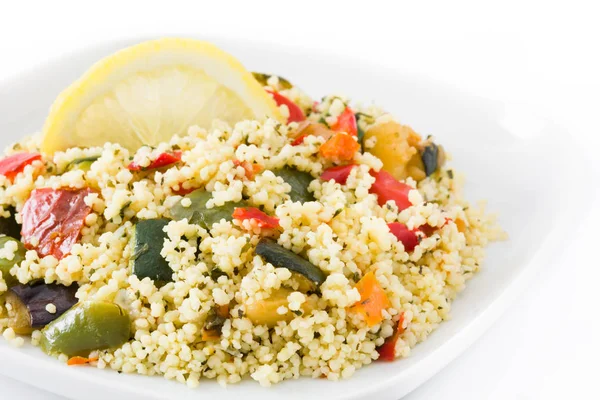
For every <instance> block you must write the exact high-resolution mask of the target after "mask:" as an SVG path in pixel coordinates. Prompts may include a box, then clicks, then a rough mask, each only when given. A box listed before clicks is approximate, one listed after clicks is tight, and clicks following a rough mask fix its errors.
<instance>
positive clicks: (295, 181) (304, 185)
mask: <svg viewBox="0 0 600 400" xmlns="http://www.w3.org/2000/svg"><path fill="white" fill-rule="evenodd" d="M273 173H274V174H275V175H277V176H279V177H281V178H282V179H283V180H284V181H285V183H287V184H288V185H290V186H291V187H292V191H291V192H290V193H289V195H290V199H292V201H294V202H295V201H299V202H301V203H304V202H306V201H314V200H315V196H313V194H312V193H311V192H309V191H308V186H309V185H310V183H311V182H312V181H313V179H314V178H313V177H312V175H311V174H309V173H308V172H303V171H298V170H297V169H296V168H292V167H283V168H281V169H278V170H275V171H273Z"/></svg>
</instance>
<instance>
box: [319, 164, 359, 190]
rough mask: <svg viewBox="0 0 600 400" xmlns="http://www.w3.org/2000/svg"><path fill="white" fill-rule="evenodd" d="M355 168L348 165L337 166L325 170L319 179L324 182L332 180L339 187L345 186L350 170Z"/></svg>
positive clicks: (354, 165) (352, 165)
mask: <svg viewBox="0 0 600 400" xmlns="http://www.w3.org/2000/svg"><path fill="white" fill-rule="evenodd" d="M354 167H356V164H350V165H339V166H337V167H331V168H327V169H326V170H325V171H323V173H322V174H321V179H323V180H324V181H330V180H332V179H333V180H334V181H336V182H337V183H339V184H341V185H345V184H346V181H347V180H348V176H350V171H352V168H354Z"/></svg>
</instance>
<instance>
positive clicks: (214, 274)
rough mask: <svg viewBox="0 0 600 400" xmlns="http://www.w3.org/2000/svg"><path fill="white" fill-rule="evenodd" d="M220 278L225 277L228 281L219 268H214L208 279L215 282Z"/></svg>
mask: <svg viewBox="0 0 600 400" xmlns="http://www.w3.org/2000/svg"><path fill="white" fill-rule="evenodd" d="M222 276H226V277H227V279H229V275H227V274H226V273H225V272H223V270H222V269H221V268H219V267H215V268H213V269H211V270H210V279H212V280H213V281H215V282H217V281H218V280H219V278H220V277H222Z"/></svg>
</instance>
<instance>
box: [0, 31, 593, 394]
mask: <svg viewBox="0 0 600 400" xmlns="http://www.w3.org/2000/svg"><path fill="white" fill-rule="evenodd" d="M164 36H173V35H157V36H154V35H153V36H141V37H140V36H131V37H122V38H119V39H115V40H108V41H100V42H96V43H93V44H92V45H90V46H88V47H79V48H76V49H73V50H72V51H68V52H64V53H62V54H60V55H58V56H56V57H54V58H53V59H51V60H49V61H48V63H47V64H38V65H34V66H32V67H30V68H26V69H24V70H21V71H19V72H18V73H15V74H11V75H8V76H5V77H2V78H0V89H2V88H5V87H7V86H10V85H11V83H12V82H15V81H18V80H21V79H26V77H27V76H35V75H39V74H40V73H43V71H44V70H45V69H47V68H49V67H52V66H58V65H59V64H62V63H65V62H67V61H68V58H69V57H70V56H73V55H78V54H81V53H83V52H85V51H89V50H92V49H95V50H97V51H99V50H100V49H102V48H107V47H108V46H113V45H114V46H116V45H119V46H121V45H123V46H125V45H129V44H132V43H137V42H140V41H143V40H148V39H151V38H156V37H164ZM198 36H199V35H198ZM182 37H194V36H193V35H182ZM196 37H197V36H196ZM202 39H203V40H209V41H216V42H219V43H230V44H240V43H247V44H251V45H253V46H256V47H259V48H262V47H263V46H269V47H271V48H273V47H274V48H278V49H283V50H285V51H290V50H295V51H299V52H302V53H305V54H311V55H313V56H314V55H316V56H323V57H328V58H330V59H332V60H339V61H341V62H354V63H358V64H360V65H362V66H364V67H365V68H367V69H370V70H373V69H376V70H382V71H385V73H386V74H389V75H395V76H399V77H403V78H407V77H408V78H411V79H413V78H414V79H415V80H418V81H420V82H423V83H426V84H428V85H435V86H436V87H438V86H439V87H441V88H444V89H447V90H448V89H449V90H451V91H452V92H453V93H455V94H457V95H460V96H461V97H463V98H466V99H469V100H475V99H477V101H478V102H479V103H480V104H481V109H480V110H478V111H483V110H487V111H489V112H491V113H492V114H497V111H498V107H499V106H500V107H501V106H502V104H503V103H502V102H500V101H497V100H493V99H488V98H484V97H480V96H476V95H472V94H469V93H466V92H464V91H462V90H461V89H460V88H456V87H452V86H451V85H448V84H447V83H445V82H443V81H440V80H437V79H434V78H430V77H427V76H426V75H422V74H419V73H415V72H411V71H403V70H401V71H396V70H393V69H392V68H389V67H386V66H380V65H377V64H376V63H374V62H370V61H365V60H362V59H358V58H357V57H353V56H349V55H341V54H327V53H326V52H325V51H322V49H311V48H309V47H304V46H297V45H291V46H285V45H282V44H274V43H268V42H265V41H255V40H249V39H235V38H231V37H224V36H218V35H202ZM484 103H485V104H484ZM527 114H529V112H527ZM547 126H548V127H550V128H553V129H555V130H558V131H560V132H554V131H553V132H552V133H553V134H552V135H550V137H548V138H546V139H551V140H554V141H558V140H559V139H560V138H562V140H561V141H564V140H565V136H567V137H569V136H571V135H570V134H569V133H568V131H567V130H566V129H564V128H562V127H559V126H558V125H556V124H553V123H551V122H549V121H548V123H547ZM570 142H571V143H575V142H573V141H570ZM557 143H558V144H559V142H557ZM565 175H566V174H565ZM579 181H580V182H583V179H581V178H579ZM570 184H571V186H572V187H577V186H579V187H582V186H581V185H577V184H575V183H574V181H571V182H570ZM584 187H585V186H584ZM586 189H587V188H586ZM597 196H598V194H597V193H595V192H594V191H592V193H590V195H589V196H588V198H589V199H590V203H592V204H593V200H594V199H595V198H596V197H597ZM568 197H569V198H568V203H569V204H573V203H574V200H576V199H575V196H574V195H570V196H568ZM578 211H579V213H577V215H578V217H579V218H581V213H580V211H581V210H578ZM575 214H576V213H575V212H574V210H573V209H572V207H569V209H568V210H567V211H565V212H562V213H560V214H559V216H560V218H559V220H557V221H555V222H554V223H553V225H552V230H551V232H549V233H548V234H547V235H546V237H545V238H544V240H543V241H542V243H541V244H540V246H539V247H538V248H537V250H536V251H535V254H533V255H532V257H531V259H530V260H529V262H527V263H526V264H525V265H523V266H522V267H521V268H520V269H519V270H518V272H517V274H516V276H515V277H514V278H513V279H512V280H511V281H510V283H508V284H507V286H506V288H505V289H504V290H503V291H502V292H501V293H499V294H498V295H497V296H496V297H495V298H494V299H493V300H492V301H491V302H490V304H489V305H487V307H485V308H484V309H483V310H482V311H481V312H480V313H479V314H478V315H477V316H476V317H474V318H473V319H472V320H471V321H470V322H469V323H468V324H466V325H464V326H462V327H461V328H460V329H459V330H458V331H457V332H455V333H454V334H453V335H452V336H450V337H449V338H448V339H447V340H446V341H444V342H443V343H442V344H440V345H439V346H438V347H437V348H435V349H433V350H432V351H430V352H429V353H428V354H427V355H425V356H424V357H423V358H422V359H421V360H420V362H419V363H417V364H415V365H414V366H412V367H411V368H409V369H406V370H403V371H400V372H399V373H397V374H393V375H391V376H389V377H386V378H382V379H380V380H378V381H376V382H374V383H373V384H371V385H369V386H367V387H363V388H361V389H360V390H355V391H354V392H353V393H344V394H341V395H340V396H336V397H335V399H359V398H364V396H366V395H376V394H383V393H384V392H385V391H386V390H387V389H389V388H390V387H393V386H394V385H395V384H396V383H397V381H399V380H402V381H405V380H407V379H408V380H409V381H411V382H412V384H411V385H410V387H407V388H405V389H407V390H403V391H402V394H401V395H402V396H404V395H406V394H408V393H410V392H411V391H413V390H414V389H416V388H417V387H418V386H420V385H421V384H423V383H424V382H425V381H427V380H429V379H430V378H432V377H433V376H435V375H436V374H437V373H438V372H439V371H440V370H441V369H442V368H444V367H445V366H447V365H448V364H449V363H450V362H451V361H452V360H454V359H455V358H456V357H457V356H458V355H460V354H462V353H463V352H464V351H465V350H466V349H467V348H468V347H469V346H470V345H472V344H473V343H474V342H475V341H476V340H479V338H480V337H481V336H482V335H483V333H485V331H487V329H489V328H490V327H491V326H492V324H493V323H494V322H496V321H497V320H498V319H499V318H500V316H501V315H502V314H503V313H504V311H506V309H507V308H508V307H509V306H510V305H511V304H513V302H514V301H515V300H516V298H517V297H518V295H519V293H522V292H523V290H524V289H525V287H526V286H527V284H528V283H529V282H530V281H531V280H532V279H533V278H534V276H535V273H536V272H538V271H539V270H540V269H541V267H542V266H543V265H544V263H545V262H546V260H548V259H551V258H552V255H553V254H554V253H555V252H556V251H557V249H558V248H559V246H557V244H564V243H565V239H564V237H563V236H561V234H560V232H559V231H560V228H561V226H563V225H564V224H565V222H568V221H577V220H578V218H573V217H574V216H575ZM580 226H581V223H578V224H577V226H576V229H579V227H580ZM571 229H573V226H571ZM573 240H574V239H570V241H573ZM2 353H9V354H11V356H13V357H12V358H14V356H15V355H19V354H22V352H20V351H19V349H14V348H12V347H10V346H8V344H7V343H2V344H0V354H2ZM27 358H30V357H27ZM64 373H65V374H67V373H68V374H70V375H73V376H76V377H77V378H78V379H85V380H86V381H87V382H90V383H91V382H93V381H94V380H96V379H91V378H89V377H87V376H86V375H84V374H76V373H73V372H68V370H65V371H64ZM5 375H6V376H9V377H11V378H13V379H16V380H19V381H22V382H24V383H26V384H28V385H32V386H36V387H39V388H41V389H43V390H46V391H50V392H53V393H57V394H60V395H63V396H65V393H64V392H63V391H55V390H51V389H49V388H47V387H44V386H41V385H36V382H33V383H32V382H30V381H27V380H26V378H27V376H21V375H17V376H15V375H13V374H5ZM102 380H105V379H102ZM350 380H352V379H350ZM106 381H108V380H106ZM112 384H113V385H114V384H115V382H112ZM115 386H116V387H115V389H119V390H121V389H123V390H127V391H129V392H130V393H135V387H133V386H132V385H127V384H125V383H120V382H119V384H118V385H115ZM198 397H199V398H201V396H200V395H199V396H198ZM330 399H331V398H330Z"/></svg>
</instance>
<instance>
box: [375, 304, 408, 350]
mask: <svg viewBox="0 0 600 400" xmlns="http://www.w3.org/2000/svg"><path fill="white" fill-rule="evenodd" d="M403 325H404V313H402V314H400V320H399V321H398V326H397V327H396V329H395V330H394V334H393V335H392V336H390V337H389V338H387V339H386V341H385V342H384V343H383V345H381V347H379V348H378V349H377V352H378V353H379V361H394V359H396V343H397V342H398V339H400V335H402V334H403V333H404V330H405V329H404V328H403Z"/></svg>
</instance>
